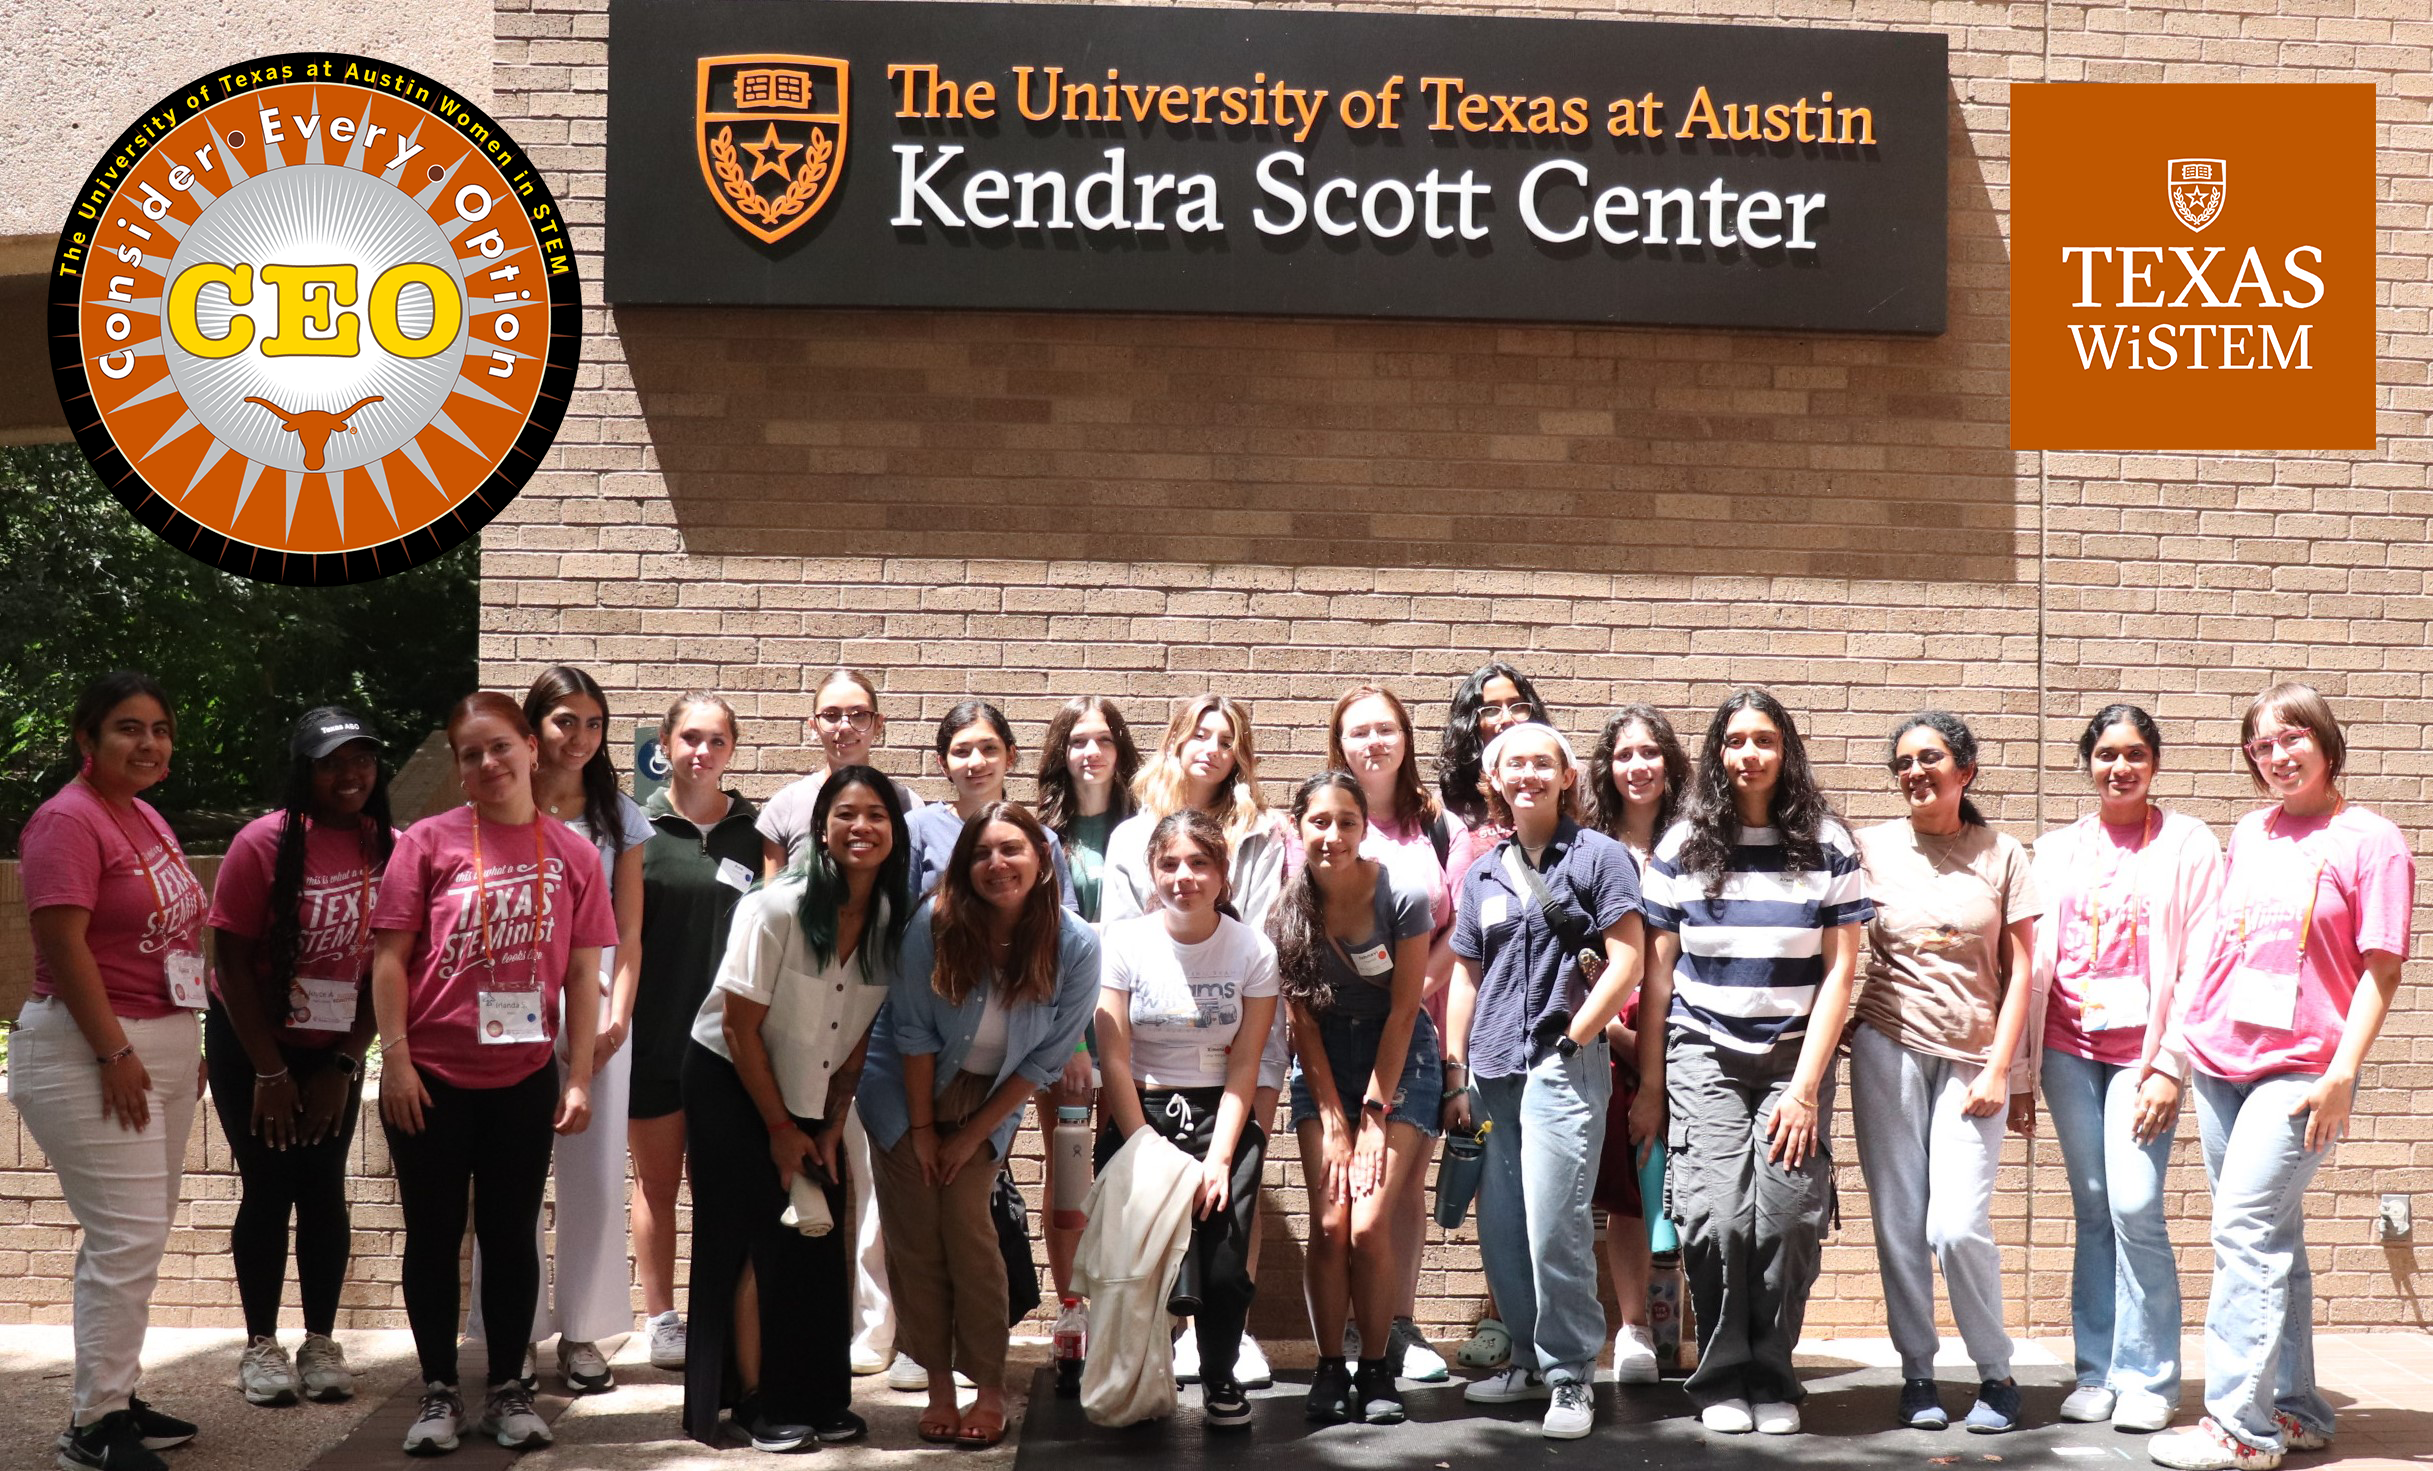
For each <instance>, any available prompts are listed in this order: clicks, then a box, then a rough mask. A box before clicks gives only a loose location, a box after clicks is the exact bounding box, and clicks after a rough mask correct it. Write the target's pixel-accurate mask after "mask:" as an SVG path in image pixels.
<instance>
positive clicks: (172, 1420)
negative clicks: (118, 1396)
mask: <svg viewBox="0 0 2433 1471" xmlns="http://www.w3.org/2000/svg"><path fill="white" fill-rule="evenodd" d="M127 1413H128V1414H130V1415H133V1416H134V1417H135V1428H136V1429H138V1430H140V1431H142V1432H143V1433H144V1449H145V1450H148V1451H168V1450H175V1449H177V1448H178V1447H179V1446H181V1445H184V1444H185V1443H186V1442H187V1441H190V1440H192V1439H194V1432H195V1424H194V1422H193V1421H192V1420H180V1419H179V1418H178V1417H177V1416H175V1415H164V1414H162V1413H161V1412H160V1411H158V1410H156V1409H154V1408H152V1407H151V1406H150V1405H148V1404H145V1403H144V1400H143V1396H142V1395H137V1394H131V1395H128V1396H127Z"/></svg>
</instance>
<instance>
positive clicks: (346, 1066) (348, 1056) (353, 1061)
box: [329, 1047, 363, 1078]
mask: <svg viewBox="0 0 2433 1471" xmlns="http://www.w3.org/2000/svg"><path fill="white" fill-rule="evenodd" d="M329 1060H330V1066H332V1067H334V1068H336V1069H337V1070H338V1071H340V1072H342V1073H344V1074H346V1075H347V1076H348V1077H350V1078H351V1077H354V1076H355V1075H356V1074H358V1073H360V1072H362V1071H363V1063H362V1060H361V1059H359V1058H357V1057H356V1056H355V1054H353V1053H351V1052H349V1051H347V1050H346V1049H345V1048H343V1047H333V1048H331V1049H330V1053H329Z"/></svg>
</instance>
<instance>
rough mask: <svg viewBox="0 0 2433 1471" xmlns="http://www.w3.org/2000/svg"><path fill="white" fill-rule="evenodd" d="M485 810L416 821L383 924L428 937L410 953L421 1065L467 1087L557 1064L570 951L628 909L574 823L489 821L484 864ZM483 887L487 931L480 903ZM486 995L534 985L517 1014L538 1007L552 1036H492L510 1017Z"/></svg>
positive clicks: (604, 933)
mask: <svg viewBox="0 0 2433 1471" xmlns="http://www.w3.org/2000/svg"><path fill="white" fill-rule="evenodd" d="M476 820H477V819H476V818H475V816H474V810H473V808H471V807H469V806H467V807H459V808H456V809H455V810H453V811H449V812H443V813H441V814H439V815H438V816H437V817H431V818H425V819H424V820H423V821H421V822H418V823H416V824H414V825H413V826H412V827H410V828H408V829H406V832H405V836H403V837H401V838H399V839H398V840H397V851H396V852H395V853H393V854H391V855H390V857H389V866H388V871H387V873H385V874H384V875H383V876H382V883H381V885H380V902H379V905H378V906H377V907H376V908H375V909H374V910H373V911H372V927H373V928H374V929H381V930H411V931H413V932H414V933H415V935H416V936H417V938H416V940H415V942H414V950H413V953H412V954H411V955H410V956H408V957H407V960H406V1045H407V1047H408V1049H409V1050H410V1051H411V1053H412V1056H413V1060H414V1065H415V1066H416V1067H418V1068H422V1069H424V1070H426V1071H428V1072H431V1073H434V1074H436V1075H437V1076H438V1077H440V1078H441V1079H443V1080H444V1081H446V1082H449V1083H452V1084H454V1085H455V1086H457V1087H459V1088H504V1087H506V1086H508V1085H509V1084H511V1083H518V1082H521V1081H523V1080H524V1079H525V1078H528V1077H530V1076H532V1075H533V1074H534V1073H535V1072H538V1071H539V1070H540V1069H541V1068H542V1067H544V1066H546V1065H548V1064H549V1062H550V1061H551V1054H552V1048H553V1046H554V1043H555V1039H556V1036H557V1016H558V997H559V995H560V993H562V992H563V991H564V990H565V987H566V965H567V960H568V958H569V957H570V956H571V955H572V954H573V952H574V951H575V950H576V949H577V948H578V947H603V948H604V947H606V946H609V945H614V944H615V943H617V919H616V914H615V912H614V910H613V909H612V908H611V907H610V905H609V902H608V880H607V878H606V877H605V876H604V875H603V874H602V873H601V871H600V855H599V854H598V853H597V852H596V851H594V850H593V848H592V846H591V844H590V843H588V842H585V841H584V840H583V839H582V837H580V836H579V835H577V834H576V833H575V832H574V831H573V830H572V829H570V828H568V827H567V826H566V825H565V824H564V823H562V822H559V821H558V820H557V819H556V818H553V817H542V818H539V819H538V825H537V827H536V826H532V825H525V826H520V827H505V826H501V825H500V824H498V823H494V822H483V823H481V824H480V828H479V834H478V836H479V842H480V845H481V863H480V870H481V871H480V872H478V873H477V872H476V871H475V864H474V861H473V849H474V843H475V841H476V830H475V823H476ZM536 842H537V844H538V845H539V846H538V847H537V848H536V846H535V845H536ZM544 857H545V858H546V863H545V864H544V863H543V862H542V859H543V858H544ZM544 875H545V876H544ZM536 880H538V882H536ZM482 894H486V895H487V899H486V905H485V906H484V907H486V910H487V913H488V916H489V923H488V925H487V927H486V928H487V933H485V932H484V931H485V927H484V926H483V925H482V924H481V923H479V917H480V910H479V909H477V906H476V905H475V902H474V901H475V897H476V895H482ZM485 993H488V994H491V995H495V996H505V995H509V994H520V993H531V994H532V995H533V996H534V998H535V999H534V1000H533V1001H532V1002H530V1003H524V1004H519V1005H518V1006H517V1007H516V1012H517V1015H518V1017H522V1016H527V1015H529V1014H530V1013H532V1012H534V1011H537V1013H538V1020H537V1022H535V1023H532V1024H531V1025H533V1026H537V1028H538V1030H539V1033H540V1035H539V1036H538V1037H536V1038H535V1039H534V1040H531V1041H522V1042H514V1041H509V1042H493V1041H488V1040H485V1037H484V1032H485V1030H486V1029H488V1028H490V1027H492V1026H496V1025H499V1024H500V1017H499V1016H497V1015H495V1014H486V1012H485V1008H484V1006H483V1003H482V997H483V995H484V994H485ZM505 1024H506V1025H507V1026H510V1027H513V1026H516V1025H518V1023H517V1021H516V1020H514V1019H509V1020H508V1021H507V1022H506V1023H505Z"/></svg>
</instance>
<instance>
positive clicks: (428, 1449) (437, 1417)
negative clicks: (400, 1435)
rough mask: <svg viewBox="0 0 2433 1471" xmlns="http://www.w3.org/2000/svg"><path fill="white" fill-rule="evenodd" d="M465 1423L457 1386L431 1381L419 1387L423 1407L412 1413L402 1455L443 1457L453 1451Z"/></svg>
mask: <svg viewBox="0 0 2433 1471" xmlns="http://www.w3.org/2000/svg"><path fill="white" fill-rule="evenodd" d="M464 1423H465V1402H464V1401H463V1400H462V1399H459V1398H458V1397H457V1394H456V1386H455V1385H453V1384H442V1383H440V1382H439V1381H438V1380H436V1379H434V1380H432V1381H431V1382H430V1383H428V1384H426V1385H424V1386H423V1387H422V1408H420V1409H418V1410H416V1411H415V1412H414V1423H413V1424H411V1425H409V1426H407V1427H406V1433H405V1453H406V1454H407V1455H409V1456H444V1455H446V1454H447V1453H448V1452H450V1451H452V1450H454V1449H456V1432H457V1431H459V1430H460V1429H462V1428H463V1427H464Z"/></svg>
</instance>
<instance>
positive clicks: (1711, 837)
mask: <svg viewBox="0 0 2433 1471" xmlns="http://www.w3.org/2000/svg"><path fill="white" fill-rule="evenodd" d="M1743 710H1754V711H1756V712H1757V713H1758V714H1760V715H1763V716H1764V717H1766V719H1768V720H1770V721H1772V722H1773V723H1774V729H1775V731H1776V732H1777V733H1778V734H1780V735H1781V736H1782V740H1783V762H1782V770H1781V772H1779V773H1778V774H1777V775H1776V776H1775V778H1774V795H1773V796H1772V797H1770V798H1768V799H1767V800H1766V822H1767V825H1768V826H1770V827H1772V828H1773V829H1774V831H1775V834H1776V835H1777V836H1778V837H1780V838H1781V839H1782V849H1783V861H1784V866H1785V867H1786V868H1788V869H1789V870H1790V871H1791V872H1793V873H1810V872H1813V871H1815V870H1817V869H1819V868H1822V867H1824V866H1825V845H1824V842H1823V840H1822V838H1821V836H1820V835H1821V834H1822V833H1823V831H1824V826H1825V824H1826V823H1828V822H1832V821H1834V820H1835V819H1834V816H1833V804H1832V803H1831V802H1828V801H1826V800H1825V794H1824V792H1822V791H1821V790H1819V789H1818V787H1817V785H1816V773H1815V772H1814V770H1812V769H1811V768H1810V767H1809V765H1808V747H1807V744H1806V743H1805V742H1803V741H1802V740H1800V738H1799V726H1798V725H1797V724H1795V723H1794V722H1793V721H1792V719H1791V712H1790V711H1788V710H1786V709H1784V708H1783V702H1782V701H1780V700H1778V699H1776V698H1774V696H1773V694H1772V692H1771V691H1767V690H1761V689H1745V690H1738V691H1735V692H1734V693H1733V694H1732V695H1731V696H1730V697H1728V698H1727V699H1725V700H1724V702H1723V703H1722V704H1720V705H1718V706H1716V707H1715V718H1714V719H1712V720H1710V721H1708V722H1707V724H1706V740H1705V742H1704V743H1703V744H1701V745H1700V746H1699V748H1698V775H1697V778H1696V780H1694V781H1693V782H1692V783H1691V784H1690V790H1689V800H1688V801H1687V802H1686V803H1684V804H1683V806H1684V811H1683V813H1682V816H1683V818H1684V820H1686V821H1687V822H1688V823H1689V825H1690V832H1689V837H1688V838H1687V839H1686V840H1685V841H1684V842H1683V843H1682V845H1681V858H1680V863H1681V871H1682V872H1683V873H1689V874H1696V875H1697V876H1698V877H1700V878H1702V879H1705V880H1706V892H1707V897H1708V898H1710V899H1712V898H1714V897H1716V896H1717V895H1719V894H1721V893H1722V892H1723V879H1724V875H1725V874H1726V873H1727V872H1729V871H1730V869H1731V864H1732V845H1733V844H1734V843H1736V842H1738V841H1739V839H1740V809H1739V808H1738V807H1737V806H1736V805H1734V803H1733V801H1732V774H1731V773H1730V772H1729V771H1727V770H1725V769H1724V764H1723V737H1724V732H1725V729H1726V727H1728V726H1730V725H1731V723H1732V717H1733V716H1735V715H1738V714H1739V713H1740V712H1741V711H1743ZM1895 739H1896V740H1897V739H1898V737H1895Z"/></svg>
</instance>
